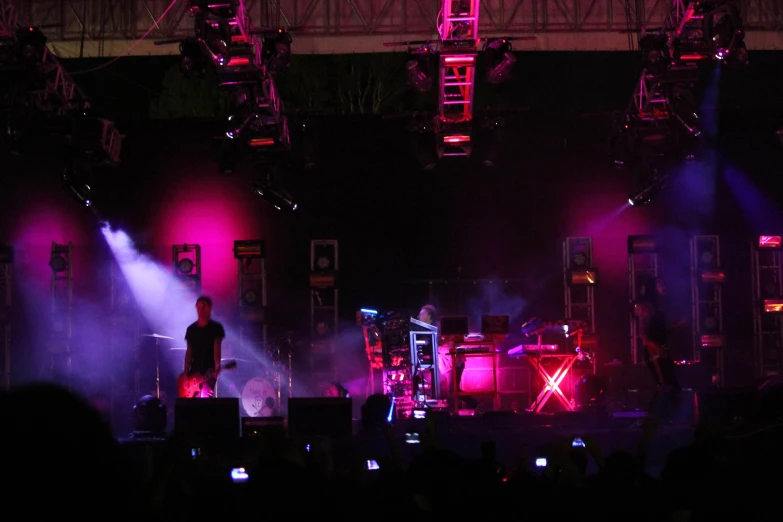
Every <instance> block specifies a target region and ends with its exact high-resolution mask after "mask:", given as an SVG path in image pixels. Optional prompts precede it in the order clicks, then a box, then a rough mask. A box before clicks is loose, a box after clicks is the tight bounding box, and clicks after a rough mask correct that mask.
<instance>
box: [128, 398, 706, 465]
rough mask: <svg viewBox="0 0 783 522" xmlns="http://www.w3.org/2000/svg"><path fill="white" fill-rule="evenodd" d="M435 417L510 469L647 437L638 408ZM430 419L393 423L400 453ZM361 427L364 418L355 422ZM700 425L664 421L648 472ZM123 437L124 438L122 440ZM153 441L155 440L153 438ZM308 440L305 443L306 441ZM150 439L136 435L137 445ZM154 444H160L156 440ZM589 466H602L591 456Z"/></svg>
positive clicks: (452, 435) (360, 438) (249, 444)
mask: <svg viewBox="0 0 783 522" xmlns="http://www.w3.org/2000/svg"><path fill="white" fill-rule="evenodd" d="M435 413H436V415H434V416H433V418H432V424H431V425H432V426H434V429H435V433H436V438H437V444H438V446H439V447H441V448H443V449H447V450H451V451H453V452H454V453H456V454H458V455H460V456H461V457H464V458H479V457H480V451H481V444H482V443H483V442H486V441H493V442H494V443H495V446H496V455H497V460H498V461H499V462H500V463H501V464H503V465H504V466H506V468H507V469H516V468H519V467H520V466H524V467H528V468H532V467H533V466H534V461H535V459H536V458H538V457H545V456H546V454H545V452H544V447H545V446H546V445H549V444H552V443H556V442H558V441H567V440H570V439H573V438H574V437H582V438H584V437H591V438H592V439H594V440H595V441H596V442H597V444H598V446H599V448H600V450H601V452H602V453H603V455H604V457H606V456H608V455H609V454H611V453H613V452H615V451H628V452H632V453H636V452H637V451H638V449H639V443H640V441H641V438H642V428H641V419H642V415H643V413H641V412H638V413H637V415H636V416H635V417H630V418H604V419H597V418H595V417H592V416H585V415H580V414H576V413H575V414H558V415H534V414H530V413H520V414H515V413H513V412H493V413H486V414H484V415H476V416H469V417H468V416H465V417H462V416H456V415H452V414H449V413H447V412H435ZM426 422H427V421H424V420H419V419H398V420H396V421H395V423H394V426H393V433H394V437H393V440H394V441H395V446H396V447H397V455H398V456H399V457H402V458H404V459H405V460H407V461H411V460H412V459H413V458H415V457H416V455H418V454H420V453H421V451H422V450H423V445H422V444H411V443H408V442H407V439H408V437H406V433H425V431H426ZM354 426H355V432H357V431H359V430H358V428H359V423H358V422H357V421H354ZM693 436H694V430H693V428H692V427H690V426H677V427H675V426H668V425H665V424H664V425H660V426H659V427H658V428H657V430H656V432H655V434H654V436H653V437H652V440H651V442H650V444H649V446H648V448H647V462H646V469H647V472H648V473H650V474H651V475H652V476H655V477H657V476H660V473H661V470H662V469H663V467H664V465H665V463H666V457H667V456H668V454H669V453H670V452H671V451H672V450H675V449H677V448H680V447H683V446H685V445H688V444H690V443H692V442H693ZM121 442H123V440H121ZM150 442H152V441H150ZM298 442H302V444H303V447H304V442H303V441H298ZM139 443H141V444H144V443H145V441H143V440H135V441H133V444H139ZM153 444H154V443H153ZM258 444H263V442H262V441H261V440H258V439H252V438H249V439H248V438H246V439H243V440H242V441H241V442H237V445H236V446H237V449H240V448H241V449H240V453H243V454H245V453H247V454H251V453H253V450H252V448H253V447H254V446H256V447H257V445H258ZM332 447H333V448H334V452H335V457H336V458H337V459H340V460H343V459H345V460H354V461H355V459H356V457H357V456H358V455H356V451H357V448H361V449H360V450H359V451H360V452H361V453H362V454H363V456H362V457H361V458H367V459H370V458H374V457H375V456H377V457H378V458H379V459H380V458H383V457H385V456H386V455H388V451H389V439H388V437H387V435H386V433H385V431H383V430H382V431H379V432H378V434H377V435H375V436H367V435H363V434H358V435H355V436H354V437H353V438H352V439H351V440H335V441H334V443H333V445H332ZM589 471H591V472H594V471H597V469H596V466H595V464H594V462H593V461H592V459H590V468H589Z"/></svg>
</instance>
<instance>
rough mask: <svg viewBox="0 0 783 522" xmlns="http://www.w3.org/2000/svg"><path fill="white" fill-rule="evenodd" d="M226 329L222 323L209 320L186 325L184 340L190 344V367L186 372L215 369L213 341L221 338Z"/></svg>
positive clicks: (202, 371)
mask: <svg viewBox="0 0 783 522" xmlns="http://www.w3.org/2000/svg"><path fill="white" fill-rule="evenodd" d="M225 336H226V331H225V330H224V329H223V325H222V324H220V323H219V322H217V321H212V320H210V321H209V322H208V323H207V324H206V325H204V326H199V324H198V321H197V322H195V323H193V324H191V325H190V326H188V330H187V332H185V340H186V341H187V343H188V346H190V369H189V370H188V373H204V372H206V371H208V370H214V369H215V341H217V340H218V339H223V338H224V337H225Z"/></svg>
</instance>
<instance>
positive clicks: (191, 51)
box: [179, 38, 207, 76]
mask: <svg viewBox="0 0 783 522" xmlns="http://www.w3.org/2000/svg"><path fill="white" fill-rule="evenodd" d="M179 52H180V55H181V58H180V61H179V70H180V72H181V73H182V75H183V76H193V75H199V74H203V73H204V72H206V68H207V62H206V60H204V53H203V51H202V49H201V44H200V43H199V41H198V40H197V39H196V38H186V39H185V40H182V41H181V42H180V44H179Z"/></svg>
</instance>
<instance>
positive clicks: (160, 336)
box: [141, 333, 174, 339]
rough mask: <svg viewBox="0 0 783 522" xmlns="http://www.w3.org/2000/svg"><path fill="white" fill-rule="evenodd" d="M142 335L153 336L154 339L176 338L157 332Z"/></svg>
mask: <svg viewBox="0 0 783 522" xmlns="http://www.w3.org/2000/svg"><path fill="white" fill-rule="evenodd" d="M141 336H142V337H152V338H153V339H174V338H173V337H169V336H168V335H160V334H156V333H151V334H141Z"/></svg>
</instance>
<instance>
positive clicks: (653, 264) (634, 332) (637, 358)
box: [628, 236, 658, 364]
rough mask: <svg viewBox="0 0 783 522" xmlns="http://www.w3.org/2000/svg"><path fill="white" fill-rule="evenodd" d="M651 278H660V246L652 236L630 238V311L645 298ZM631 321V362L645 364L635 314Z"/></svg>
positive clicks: (631, 315) (631, 314)
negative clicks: (647, 282) (644, 294)
mask: <svg viewBox="0 0 783 522" xmlns="http://www.w3.org/2000/svg"><path fill="white" fill-rule="evenodd" d="M651 277H658V244H657V242H656V239H655V238H654V237H652V236H628V296H629V304H630V306H629V309H630V310H631V311H633V310H634V304H635V303H636V301H638V300H639V299H641V298H642V297H643V289H644V283H645V281H646V280H647V279H649V278H651ZM629 317H630V321H631V361H632V362H633V364H639V363H642V362H644V345H643V344H642V342H641V338H640V332H639V322H638V320H637V318H636V315H635V314H634V313H629Z"/></svg>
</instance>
